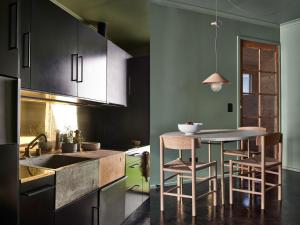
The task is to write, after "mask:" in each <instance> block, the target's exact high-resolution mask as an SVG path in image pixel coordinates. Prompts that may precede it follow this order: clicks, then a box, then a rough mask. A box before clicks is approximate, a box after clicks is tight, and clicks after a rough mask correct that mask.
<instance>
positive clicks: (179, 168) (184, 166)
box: [163, 159, 216, 173]
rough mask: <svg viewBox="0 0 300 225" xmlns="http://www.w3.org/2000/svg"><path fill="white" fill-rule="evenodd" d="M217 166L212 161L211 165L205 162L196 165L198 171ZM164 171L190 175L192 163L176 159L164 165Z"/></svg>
mask: <svg viewBox="0 0 300 225" xmlns="http://www.w3.org/2000/svg"><path fill="white" fill-rule="evenodd" d="M215 164H216V161H212V162H210V163H204V162H197V163H196V170H201V169H205V168H208V167H210V166H213V165H215ZM163 170H164V171H169V172H183V173H190V172H191V171H192V163H191V162H186V161H183V160H181V159H176V160H173V161H170V162H168V163H166V164H164V167H163Z"/></svg>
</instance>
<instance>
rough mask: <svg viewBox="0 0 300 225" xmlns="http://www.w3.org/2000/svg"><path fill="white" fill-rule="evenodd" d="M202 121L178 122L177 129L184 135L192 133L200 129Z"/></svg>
mask: <svg viewBox="0 0 300 225" xmlns="http://www.w3.org/2000/svg"><path fill="white" fill-rule="evenodd" d="M202 125H203V123H193V124H178V130H180V131H181V132H183V133H184V134H185V135H192V134H195V133H198V132H199V131H200V130H201V126H202Z"/></svg>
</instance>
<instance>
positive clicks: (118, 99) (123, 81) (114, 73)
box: [107, 40, 131, 106]
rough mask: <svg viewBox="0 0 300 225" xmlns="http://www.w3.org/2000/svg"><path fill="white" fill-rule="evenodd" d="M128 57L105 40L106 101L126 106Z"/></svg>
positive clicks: (124, 52) (117, 47)
mask: <svg viewBox="0 0 300 225" xmlns="http://www.w3.org/2000/svg"><path fill="white" fill-rule="evenodd" d="M130 57H131V56H130V55H129V54H128V53H127V52H126V51H124V50H123V49H121V48H120V47H119V46H117V45H115V44H114V43H113V42H111V41H109V40H108V41H107V103H110V104H116V105H123V106H127V59H128V58H130Z"/></svg>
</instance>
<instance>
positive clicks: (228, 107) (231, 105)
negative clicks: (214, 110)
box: [227, 103, 233, 112]
mask: <svg viewBox="0 0 300 225" xmlns="http://www.w3.org/2000/svg"><path fill="white" fill-rule="evenodd" d="M227 112H233V104H232V103H228V104H227Z"/></svg>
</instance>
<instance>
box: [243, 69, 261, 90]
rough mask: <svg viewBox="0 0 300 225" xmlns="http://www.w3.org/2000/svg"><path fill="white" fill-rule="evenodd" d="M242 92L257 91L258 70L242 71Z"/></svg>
mask: <svg viewBox="0 0 300 225" xmlns="http://www.w3.org/2000/svg"><path fill="white" fill-rule="evenodd" d="M242 78H243V80H242V84H243V93H247V94H249V93H254V94H257V93H258V72H254V71H251V72H248V71H246V72H244V73H243V77H242Z"/></svg>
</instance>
